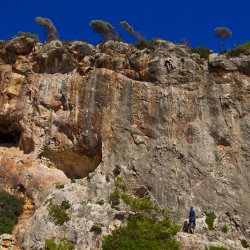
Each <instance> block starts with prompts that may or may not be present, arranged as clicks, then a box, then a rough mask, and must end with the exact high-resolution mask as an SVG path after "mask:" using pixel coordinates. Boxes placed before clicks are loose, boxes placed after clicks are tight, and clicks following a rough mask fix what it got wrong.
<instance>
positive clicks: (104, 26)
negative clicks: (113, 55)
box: [90, 20, 121, 41]
mask: <svg viewBox="0 0 250 250" xmlns="http://www.w3.org/2000/svg"><path fill="white" fill-rule="evenodd" d="M90 26H91V28H92V29H93V30H94V31H95V32H96V33H99V34H100V35H102V36H103V37H104V38H105V40H115V41H120V40H121V39H120V36H119V34H118V32H117V31H116V29H115V28H114V27H113V26H112V25H111V24H110V23H108V22H104V21H103V20H92V21H91V22H90Z"/></svg>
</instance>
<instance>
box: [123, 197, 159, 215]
mask: <svg viewBox="0 0 250 250" xmlns="http://www.w3.org/2000/svg"><path fill="white" fill-rule="evenodd" d="M121 198H122V200H123V201H124V202H125V203H126V204H128V205H130V206H131V207H132V208H134V209H135V210H137V211H140V212H149V211H150V210H158V208H157V206H156V204H155V203H153V202H152V201H151V200H150V198H149V197H147V196H146V197H143V198H134V197H132V196H130V195H127V194H122V195H121Z"/></svg>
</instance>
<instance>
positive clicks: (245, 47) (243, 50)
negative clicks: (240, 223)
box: [226, 41, 250, 56]
mask: <svg viewBox="0 0 250 250" xmlns="http://www.w3.org/2000/svg"><path fill="white" fill-rule="evenodd" d="M241 54H246V55H250V41H248V42H245V43H243V44H240V45H238V46H237V47H236V48H234V49H232V50H229V51H227V52H226V55H228V56H239V55H241Z"/></svg>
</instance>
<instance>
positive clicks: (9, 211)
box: [0, 191, 24, 235]
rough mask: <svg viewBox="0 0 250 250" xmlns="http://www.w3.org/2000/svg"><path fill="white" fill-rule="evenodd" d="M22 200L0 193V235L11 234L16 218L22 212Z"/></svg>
mask: <svg viewBox="0 0 250 250" xmlns="http://www.w3.org/2000/svg"><path fill="white" fill-rule="evenodd" d="M23 205H24V200H23V199H22V198H18V197H16V196H14V195H11V194H9V193H7V192H5V191H0V235H1V234H4V233H8V234H11V232H12V229H13V227H14V225H15V224H16V222H17V220H18V217H19V216H20V215H21V213H22V212H23Z"/></svg>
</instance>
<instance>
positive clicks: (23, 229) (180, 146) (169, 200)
mask: <svg viewBox="0 0 250 250" xmlns="http://www.w3.org/2000/svg"><path fill="white" fill-rule="evenodd" d="M10 48H11V49H10ZM9 51H11V52H12V53H11V55H10V53H9ZM166 56H171V57H172V59H173V62H174V65H175V67H176V68H175V69H174V70H172V71H171V72H169V73H168V72H167V69H166V67H165V66H164V59H165V58H166ZM0 57H1V65H0V72H1V75H0V91H1V95H0V185H2V187H7V188H12V189H17V190H19V191H21V192H23V193H24V194H25V195H27V196H28V197H30V198H32V199H33V201H34V203H35V204H36V206H37V208H38V209H37V211H36V212H35V214H34V215H33V216H32V217H31V218H30V219H28V220H27V221H26V222H24V223H22V224H21V225H19V232H18V239H19V242H20V245H21V246H22V247H23V248H24V249H31V248H32V247H38V248H41V249H42V248H43V246H44V240H45V239H47V238H48V237H49V236H50V235H51V232H52V231H53V232H56V231H58V232H62V231H63V232H65V235H67V236H68V237H69V238H71V239H72V240H73V241H74V243H75V244H76V247H77V248H76V249H94V245H95V244H97V246H98V242H97V243H96V242H95V243H93V242H92V240H91V239H92V238H91V237H93V234H91V233H90V232H89V228H90V227H91V226H92V224H93V221H94V222H96V223H101V222H100V221H99V219H100V217H101V216H102V213H101V211H102V209H101V208H100V207H98V206H94V205H93V204H92V205H89V204H88V202H87V201H88V199H92V202H93V199H94V198H93V197H94V196H95V195H96V194H97V193H98V197H99V198H100V199H103V200H105V201H107V197H108V195H109V194H110V193H111V192H112V183H111V184H107V183H106V182H105V181H104V180H103V178H104V177H105V175H107V174H109V173H110V172H112V170H113V168H114V166H115V165H116V164H119V165H122V166H125V167H126V169H128V171H131V173H132V172H134V173H136V174H137V175H139V176H140V182H141V183H143V184H144V185H146V186H147V187H148V188H149V189H150V190H151V192H152V193H153V194H154V197H155V198H156V199H157V201H158V202H159V203H160V204H161V205H162V206H165V207H168V208H169V209H171V210H173V212H174V214H175V216H176V218H177V219H179V220H180V219H182V218H185V216H186V215H187V212H188V208H189V206H190V205H191V204H192V205H193V206H194V207H195V208H196V210H197V213H198V214H200V215H203V213H204V211H206V210H207V211H215V212H216V213H218V215H223V214H225V213H227V214H228V215H229V218H230V221H231V222H232V224H233V225H234V229H233V230H236V231H239V232H240V233H241V234H242V235H245V236H244V237H247V235H246V232H247V230H249V227H250V221H249V218H250V198H249V197H250V188H249V187H250V181H249V180H250V172H249V157H250V153H249V146H250V145H249V144H250V132H249V128H250V116H249V110H250V78H249V74H248V71H249V67H248V65H249V63H250V59H249V58H248V57H247V56H242V57H240V58H233V59H227V58H224V57H223V56H219V55H212V56H211V57H210V60H209V63H207V62H204V61H202V59H199V57H197V55H191V54H190V53H189V51H187V50H186V49H185V48H183V47H182V46H179V45H175V44H172V43H170V42H166V41H161V40H158V41H157V42H156V44H155V50H149V49H144V50H138V49H136V48H135V47H134V46H130V45H128V44H126V43H123V42H114V41H108V42H106V43H102V44H99V45H98V46H96V47H94V46H91V45H89V44H86V43H84V42H74V43H72V44H70V45H65V44H63V43H62V42H60V41H53V42H51V43H48V44H45V45H43V44H34V43H32V41H30V40H29V39H26V40H25V38H22V39H20V40H17V41H16V40H11V41H7V42H4V43H3V44H1V45H0ZM248 59H249V60H248ZM92 172H93V173H92ZM90 173H92V174H91V175H93V176H95V175H96V176H99V177H98V178H97V177H96V178H97V183H95V184H92V186H91V187H90V186H89V184H86V183H85V181H86V178H85V177H87V176H88V175H89V174H90ZM100 176H103V177H100ZM83 178H85V179H83ZM69 179H79V180H77V184H67V185H68V186H67V188H68V189H67V190H66V193H67V192H76V194H75V195H74V196H73V195H72V194H69V193H67V194H64V192H63V191H62V190H56V191H55V190H54V191H51V190H52V189H53V188H54V185H55V184H56V183H67V182H70V180H69ZM82 179H83V180H82ZM98 180H99V181H98ZM84 183H85V184H84ZM91 183H92V182H91ZM98 183H99V184H98ZM95 185H97V186H98V185H99V186H100V187H99V189H98V188H96V187H95V188H94V186H95ZM107 185H108V186H107ZM109 185H111V186H109ZM91 188H93V190H92V189H91ZM97 190H99V191H97ZM95 192H97V193H95ZM49 193H50V194H49ZM48 194H49V195H50V197H51V199H52V200H53V201H54V202H56V203H57V202H60V201H61V200H60V199H63V197H64V196H65V197H64V198H67V199H68V200H70V199H71V198H70V197H74V199H73V198H72V199H71V200H70V203H71V205H72V211H71V212H72V214H75V217H74V218H73V219H72V220H70V222H68V224H67V225H65V226H64V227H63V229H62V228H61V229H60V230H59V229H58V226H55V225H54V224H53V223H51V222H50V223H49V222H48V220H49V219H48V212H46V211H47V207H46V206H48V205H47V204H45V200H46V199H47V198H46V197H47V195H48ZM81 197H82V199H83V200H82V201H81ZM59 200H60V201H59ZM81 202H83V203H84V204H85V205H86V206H85V205H84V206H82V204H81ZM79 204H81V206H80V205H79ZM104 210H105V211H106V213H107V214H106V215H104V218H105V219H104V222H103V224H102V226H103V228H105V227H106V228H110V227H111V228H112V223H113V222H111V219H112V218H111V217H112V216H110V214H113V213H114V211H113V210H112V209H111V208H110V207H109V206H108V205H107V207H105V209H104ZM46 213H47V215H46ZM84 213H88V214H90V217H84V218H85V219H84V220H82V221H80V218H81V214H84ZM46 216H47V217H46ZM72 216H73V215H72ZM234 222H235V223H234ZM110 225H111V226H110ZM42 228H43V229H42ZM44 228H46V230H45V229H44ZM69 228H70V229H69ZM82 228H85V229H84V230H83V231H82V233H81V234H80V233H79V232H78V231H80V230H82ZM43 230H44V233H42V232H41V231H43ZM38 232H39V233H40V234H38ZM104 232H106V233H108V232H110V231H109V229H107V230H106V231H105V230H104ZM58 236H60V233H58V235H53V237H55V238H56V237H58ZM76 236H77V237H76ZM27 239H29V240H27ZM98 240H99V239H98ZM98 240H97V241H98ZM91 242H92V243H91ZM91 244H93V246H92V247H93V248H91ZM201 249H202V248H201Z"/></svg>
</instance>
